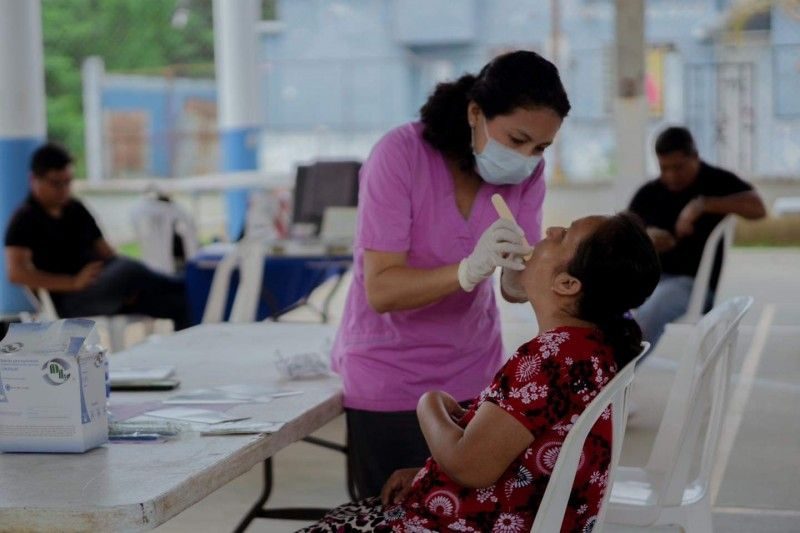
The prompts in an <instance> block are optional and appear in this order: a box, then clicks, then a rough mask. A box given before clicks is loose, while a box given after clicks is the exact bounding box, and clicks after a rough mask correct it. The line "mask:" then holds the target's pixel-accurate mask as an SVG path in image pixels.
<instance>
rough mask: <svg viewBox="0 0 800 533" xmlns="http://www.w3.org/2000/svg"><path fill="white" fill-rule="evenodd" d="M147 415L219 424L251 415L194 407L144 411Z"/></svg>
mask: <svg viewBox="0 0 800 533" xmlns="http://www.w3.org/2000/svg"><path fill="white" fill-rule="evenodd" d="M144 414H145V415H147V416H155V417H157V418H168V419H171V420H184V421H186V422H199V423H202V424H219V423H221V422H234V421H236V420H247V419H249V418H250V417H249V416H232V415H228V414H225V413H220V412H219V411H209V410H208V409H193V408H191V407H170V408H167V409H158V410H156V411H148V412H146V413H144Z"/></svg>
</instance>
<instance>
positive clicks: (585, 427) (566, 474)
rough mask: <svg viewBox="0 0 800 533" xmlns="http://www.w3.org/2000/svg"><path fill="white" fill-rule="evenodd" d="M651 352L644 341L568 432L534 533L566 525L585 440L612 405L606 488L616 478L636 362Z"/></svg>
mask: <svg viewBox="0 0 800 533" xmlns="http://www.w3.org/2000/svg"><path fill="white" fill-rule="evenodd" d="M649 349H650V344H649V343H647V342H643V343H642V351H641V352H640V353H639V355H637V356H636V358H635V359H634V360H633V361H631V362H630V363H628V364H627V365H625V367H624V368H622V369H621V370H619V371H618V372H617V375H616V376H614V379H612V380H611V381H610V382H609V383H608V384H607V385H606V386H605V387H603V390H601V391H600V393H599V394H598V395H597V396H596V397H595V399H594V400H592V402H591V403H590V404H589V405H587V406H586V409H584V411H583V413H581V415H580V416H579V417H578V420H576V421H575V423H574V425H573V426H572V429H570V430H569V433H568V434H567V437H566V438H565V439H564V442H563V444H562V445H561V451H560V452H559V453H558V460H557V461H556V464H555V467H553V473H552V474H551V475H550V481H549V482H548V483H547V489H546V490H545V492H544V496H542V502H541V504H540V505H539V511H538V512H537V513H536V518H535V519H534V521H533V527H532V528H531V531H532V532H534V533H544V532H550V531H561V524H562V523H563V522H564V511H565V510H566V508H567V503H568V501H569V497H570V494H571V493H572V485H573V484H574V483H575V473H576V472H577V471H578V462H579V461H580V458H581V453H582V452H583V446H584V444H585V443H586V438H587V437H588V436H589V432H590V431H591V430H592V428H593V427H594V425H595V423H596V422H597V420H598V419H599V418H600V415H602V414H603V412H604V411H605V410H606V409H607V408H608V407H609V406H611V410H612V415H611V417H612V418H611V419H612V427H613V432H612V438H611V462H610V464H609V466H608V485H607V486H610V485H611V483H612V481H613V479H614V471H615V470H616V468H617V463H619V455H620V452H621V451H622V440H623V438H624V436H625V425H626V424H627V421H628V404H629V402H628V395H629V394H630V390H631V385H632V384H633V376H634V371H635V368H636V363H637V362H638V361H639V360H640V359H641V358H642V356H643V355H644V354H645V353H646V352H647V350H649ZM609 493H610V491H608V490H607V491H606V493H605V496H604V497H603V501H602V502H601V504H600V515H599V516H598V517H597V522H596V524H595V527H594V529H593V530H592V531H593V532H594V533H600V532H601V530H602V524H603V515H604V514H605V510H606V507H607V505H606V501H607V500H608V495H609Z"/></svg>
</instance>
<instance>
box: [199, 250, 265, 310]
mask: <svg viewBox="0 0 800 533" xmlns="http://www.w3.org/2000/svg"><path fill="white" fill-rule="evenodd" d="M268 251H269V246H268V244H267V243H262V242H253V241H242V242H241V243H239V244H237V245H234V247H233V248H232V249H231V250H230V251H229V252H228V253H226V254H225V255H224V256H223V258H222V260H221V261H220V262H219V264H218V265H217V268H216V270H215V271H214V278H213V279H212V281H211V290H210V292H209V294H208V301H207V302H206V308H205V310H204V312H203V323H204V324H210V323H218V322H223V321H225V316H224V314H225V304H226V303H227V301H228V291H229V289H230V284H231V276H232V275H233V272H234V270H236V269H237V268H238V269H239V286H238V288H237V289H236V295H235V296H234V299H233V308H232V309H231V315H230V317H229V318H228V321H229V322H255V320H256V316H257V313H258V301H259V297H260V295H261V286H262V284H263V281H264V259H265V257H266V256H267V253H268Z"/></svg>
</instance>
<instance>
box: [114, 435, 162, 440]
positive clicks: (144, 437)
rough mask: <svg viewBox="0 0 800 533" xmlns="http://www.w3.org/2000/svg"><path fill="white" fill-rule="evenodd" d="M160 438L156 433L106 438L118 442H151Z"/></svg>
mask: <svg viewBox="0 0 800 533" xmlns="http://www.w3.org/2000/svg"><path fill="white" fill-rule="evenodd" d="M160 438H161V435H159V434H158V433H117V434H112V435H109V436H108V440H120V441H151V440H158V439H160Z"/></svg>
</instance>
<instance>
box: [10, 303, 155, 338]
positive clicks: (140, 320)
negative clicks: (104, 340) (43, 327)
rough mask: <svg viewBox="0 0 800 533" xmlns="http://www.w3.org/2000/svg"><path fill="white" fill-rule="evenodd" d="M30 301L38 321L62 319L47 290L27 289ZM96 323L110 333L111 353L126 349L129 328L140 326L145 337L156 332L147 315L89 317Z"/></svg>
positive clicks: (153, 320)
mask: <svg viewBox="0 0 800 533" xmlns="http://www.w3.org/2000/svg"><path fill="white" fill-rule="evenodd" d="M25 292H26V295H27V297H28V300H30V302H31V303H32V304H33V305H34V307H35V308H36V314H37V319H38V320H39V321H48V322H50V321H55V320H58V319H60V318H61V317H60V316H59V315H58V311H57V310H56V306H55V304H54V303H53V298H52V297H51V296H50V292H49V291H48V290H46V289H42V288H39V289H36V291H35V293H34V291H32V290H31V289H29V288H28V287H25ZM87 318H90V319H92V320H94V321H95V323H96V324H97V326H98V327H99V328H100V329H104V330H105V331H107V332H108V338H109V344H110V346H109V348H110V350H111V352H118V351H121V350H124V349H125V332H126V331H127V329H128V326H130V325H132V324H140V325H141V326H142V327H143V328H144V331H145V335H150V334H152V333H154V332H155V323H156V321H155V319H154V318H152V317H149V316H145V315H108V316H91V317H87Z"/></svg>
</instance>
